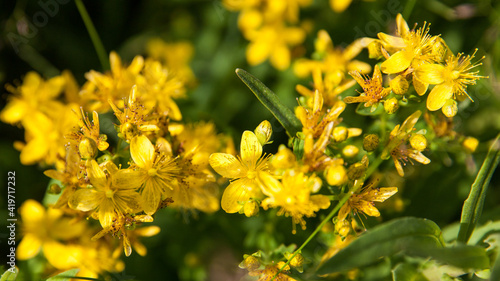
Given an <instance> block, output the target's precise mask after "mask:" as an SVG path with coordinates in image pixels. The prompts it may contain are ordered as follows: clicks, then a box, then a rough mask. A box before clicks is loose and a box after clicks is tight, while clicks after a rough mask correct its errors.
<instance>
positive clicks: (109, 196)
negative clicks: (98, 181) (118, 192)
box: [106, 188, 115, 198]
mask: <svg viewBox="0 0 500 281" xmlns="http://www.w3.org/2000/svg"><path fill="white" fill-rule="evenodd" d="M114 194H115V192H114V191H113V190H111V189H109V188H108V189H106V197H107V198H113V195H114Z"/></svg>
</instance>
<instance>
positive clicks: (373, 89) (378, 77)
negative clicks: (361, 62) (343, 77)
mask: <svg viewBox="0 0 500 281" xmlns="http://www.w3.org/2000/svg"><path fill="white" fill-rule="evenodd" d="M349 74H350V75H351V76H352V78H354V80H356V82H358V84H359V85H360V86H361V88H363V90H364V93H362V94H361V95H360V96H358V97H346V98H344V102H346V103H358V102H364V103H365V107H369V106H371V107H372V108H371V111H372V112H373V111H375V109H377V105H378V103H379V102H380V101H381V100H382V99H383V98H385V97H386V96H387V95H388V94H389V93H390V92H391V89H390V88H384V87H383V86H382V82H383V81H382V73H381V72H380V68H379V66H378V65H376V66H375V70H373V77H372V78H371V79H370V78H365V77H363V76H361V74H360V73H359V72H357V71H355V72H349Z"/></svg>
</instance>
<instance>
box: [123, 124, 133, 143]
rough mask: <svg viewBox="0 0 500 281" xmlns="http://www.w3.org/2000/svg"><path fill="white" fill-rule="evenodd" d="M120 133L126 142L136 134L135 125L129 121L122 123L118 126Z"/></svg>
mask: <svg viewBox="0 0 500 281" xmlns="http://www.w3.org/2000/svg"><path fill="white" fill-rule="evenodd" d="M120 133H121V134H122V136H123V139H125V140H126V141H127V142H128V141H130V140H131V139H132V138H133V137H134V136H136V135H137V126H135V125H133V124H130V123H129V122H127V123H125V124H122V125H121V126H120Z"/></svg>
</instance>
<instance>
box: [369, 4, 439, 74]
mask: <svg viewBox="0 0 500 281" xmlns="http://www.w3.org/2000/svg"><path fill="white" fill-rule="evenodd" d="M397 23H398V33H399V35H400V37H395V36H390V35H387V34H384V33H379V34H378V37H379V38H380V40H381V41H382V42H383V45H384V46H389V47H391V48H394V49H396V50H397V49H399V50H398V51H397V52H396V53H394V54H392V55H391V56H390V57H389V58H388V59H387V60H386V61H384V62H383V63H382V64H381V65H380V68H381V70H382V72H384V73H388V74H393V73H398V72H402V71H404V70H406V69H415V68H416V67H418V66H419V65H421V64H422V63H425V62H427V63H429V62H433V61H439V60H440V59H441V58H442V55H443V53H445V52H446V49H447V46H446V44H444V41H441V40H440V38H439V36H431V35H429V26H428V25H426V24H424V26H422V27H421V28H419V29H417V30H409V28H408V24H407V23H406V22H405V21H404V19H403V17H402V16H401V14H398V15H397ZM435 46H441V48H438V49H436V48H435Z"/></svg>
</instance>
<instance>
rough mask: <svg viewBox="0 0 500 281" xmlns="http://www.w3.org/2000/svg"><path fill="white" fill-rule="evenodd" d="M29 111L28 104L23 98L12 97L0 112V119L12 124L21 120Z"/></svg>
mask: <svg viewBox="0 0 500 281" xmlns="http://www.w3.org/2000/svg"><path fill="white" fill-rule="evenodd" d="M28 112H29V107H28V104H27V103H26V102H25V101H24V100H20V99H16V98H14V99H12V100H11V101H9V103H8V104H7V106H5V108H4V109H3V110H2V112H1V113H0V120H2V122H5V123H9V124H14V123H17V122H19V121H21V120H22V119H23V118H24V116H26V114H27V113H28Z"/></svg>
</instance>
